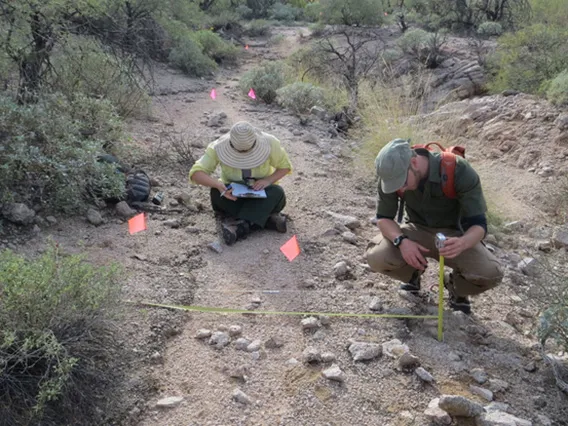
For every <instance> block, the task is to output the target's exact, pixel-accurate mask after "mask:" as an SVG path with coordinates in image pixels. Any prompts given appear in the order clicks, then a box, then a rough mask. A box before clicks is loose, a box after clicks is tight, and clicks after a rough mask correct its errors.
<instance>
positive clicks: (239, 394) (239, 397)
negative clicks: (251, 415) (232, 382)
mask: <svg viewBox="0 0 568 426" xmlns="http://www.w3.org/2000/svg"><path fill="white" fill-rule="evenodd" d="M232 396H233V399H234V400H235V401H237V402H240V403H241V404H244V405H249V404H252V399H251V398H250V397H249V396H248V395H247V394H246V393H244V392H243V391H242V390H240V389H239V388H236V389H235V390H234V391H233V395H232Z"/></svg>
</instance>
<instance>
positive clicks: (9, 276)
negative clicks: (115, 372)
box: [0, 246, 120, 425]
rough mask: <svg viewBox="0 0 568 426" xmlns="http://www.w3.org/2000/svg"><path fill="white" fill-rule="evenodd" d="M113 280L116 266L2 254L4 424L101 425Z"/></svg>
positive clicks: (54, 254) (53, 254)
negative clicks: (99, 400) (99, 393)
mask: <svg viewBox="0 0 568 426" xmlns="http://www.w3.org/2000/svg"><path fill="white" fill-rule="evenodd" d="M118 277H119V273H118V269H117V266H116V265H110V266H108V267H100V268H97V267H94V266H92V265H90V264H87V263H86V262H85V261H84V259H83V257H81V256H64V255H63V254H62V253H60V252H59V250H58V249H57V247H55V246H52V247H51V248H50V249H49V250H48V251H46V252H45V253H44V254H43V255H42V256H41V257H39V258H38V259H36V260H26V259H24V258H23V257H21V256H18V255H16V254H14V253H13V252H11V251H9V250H6V251H3V252H0V360H1V362H0V395H2V398H0V416H2V424H7V425H26V424H66V420H67V419H68V420H69V422H70V423H75V424H78V423H81V422H80V421H79V418H78V416H80V415H82V416H86V418H84V419H83V421H89V422H94V423H98V424H101V423H100V421H101V419H100V418H99V417H100V414H98V413H97V411H96V410H97V408H96V407H95V406H94V403H93V400H95V398H94V396H95V395H94V391H95V389H96V386H97V384H99V385H100V384H107V383H105V381H107V382H108V380H109V379H110V378H111V371H112V369H108V370H107V368H108V365H106V364H107V363H109V362H110V359H111V358H114V356H111V355H112V354H113V352H114V349H115V347H116V346H115V343H114V341H113V339H112V333H111V331H110V327H109V326H110V321H111V314H112V312H113V311H114V308H115V306H116V301H117V300H118V296H119V290H120V288H119V283H118ZM71 419H73V420H71ZM97 420H98V421H97Z"/></svg>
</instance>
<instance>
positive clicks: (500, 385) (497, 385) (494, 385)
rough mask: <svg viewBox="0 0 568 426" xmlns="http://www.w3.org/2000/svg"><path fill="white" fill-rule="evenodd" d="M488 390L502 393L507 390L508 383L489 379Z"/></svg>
mask: <svg viewBox="0 0 568 426" xmlns="http://www.w3.org/2000/svg"><path fill="white" fill-rule="evenodd" d="M489 389H491V390H492V391H493V392H504V391H506V390H507V389H509V383H507V382H506V381H504V380H501V379H489Z"/></svg>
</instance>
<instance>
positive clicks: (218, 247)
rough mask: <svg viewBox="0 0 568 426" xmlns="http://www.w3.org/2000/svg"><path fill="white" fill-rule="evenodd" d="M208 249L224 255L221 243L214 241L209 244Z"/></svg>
mask: <svg viewBox="0 0 568 426" xmlns="http://www.w3.org/2000/svg"><path fill="white" fill-rule="evenodd" d="M207 248H208V249H209V250H211V251H213V252H215V253H217V254H221V253H223V246H222V245H221V243H220V242H219V241H213V242H211V243H209V244H207Z"/></svg>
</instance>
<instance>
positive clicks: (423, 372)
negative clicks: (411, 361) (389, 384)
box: [414, 367, 434, 383]
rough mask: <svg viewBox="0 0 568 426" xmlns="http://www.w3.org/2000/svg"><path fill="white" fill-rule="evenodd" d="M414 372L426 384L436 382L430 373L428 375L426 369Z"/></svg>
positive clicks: (420, 368)
mask: <svg viewBox="0 0 568 426" xmlns="http://www.w3.org/2000/svg"><path fill="white" fill-rule="evenodd" d="M414 372H415V373H416V375H417V376H418V377H419V378H420V380H422V381H424V382H426V383H432V382H434V377H433V376H432V375H431V374H430V373H428V372H427V371H426V370H425V369H424V368H422V367H418V368H417V369H416V370H414Z"/></svg>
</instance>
